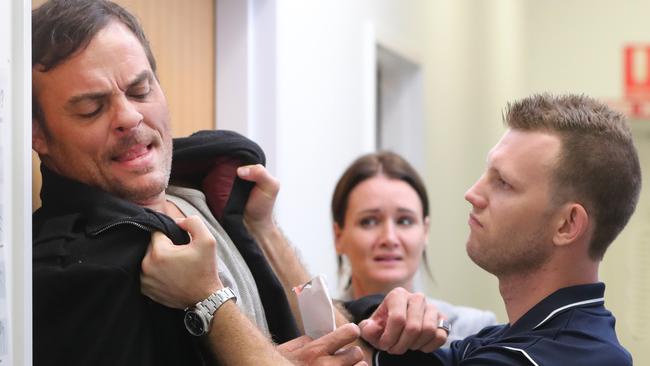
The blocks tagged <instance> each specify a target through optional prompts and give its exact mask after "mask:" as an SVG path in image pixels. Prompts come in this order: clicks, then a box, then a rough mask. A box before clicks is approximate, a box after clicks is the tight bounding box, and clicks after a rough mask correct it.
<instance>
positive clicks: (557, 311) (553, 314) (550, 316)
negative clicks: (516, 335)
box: [533, 297, 605, 329]
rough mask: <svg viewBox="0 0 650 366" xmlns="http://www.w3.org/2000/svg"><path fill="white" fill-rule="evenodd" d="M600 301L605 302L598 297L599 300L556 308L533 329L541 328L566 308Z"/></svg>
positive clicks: (602, 298)
mask: <svg viewBox="0 0 650 366" xmlns="http://www.w3.org/2000/svg"><path fill="white" fill-rule="evenodd" d="M601 301H605V298H604V297H599V298H597V299H591V300H584V301H578V302H574V303H573V304H569V305H564V306H562V307H561V308H557V309H555V310H553V311H552V312H551V313H550V314H548V316H547V317H546V318H544V320H542V321H541V322H539V324H537V325H536V326H534V327H533V329H537V328H538V327H539V326H541V325H542V324H544V323H545V322H546V321H547V320H549V319H551V318H552V317H554V316H555V314H557V313H559V312H560V311H563V310H566V309H568V308H573V307H576V306H582V305H587V304H593V303H596V302H601Z"/></svg>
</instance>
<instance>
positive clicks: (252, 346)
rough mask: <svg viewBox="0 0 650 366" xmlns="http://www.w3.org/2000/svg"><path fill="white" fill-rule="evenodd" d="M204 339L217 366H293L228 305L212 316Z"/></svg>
mask: <svg viewBox="0 0 650 366" xmlns="http://www.w3.org/2000/svg"><path fill="white" fill-rule="evenodd" d="M207 337H208V343H209V347H210V349H211V350H212V352H213V353H214V355H215V357H216V359H217V360H218V361H219V364H220V365H269V366H271V365H293V363H291V362H290V361H288V360H287V359H286V358H284V357H282V355H281V354H280V353H279V352H278V351H277V350H276V348H275V345H274V344H273V343H271V341H270V340H269V339H268V338H267V337H266V336H264V335H263V334H262V333H261V332H260V331H259V330H258V329H257V327H255V326H254V325H253V324H252V323H251V322H250V320H249V319H248V318H247V317H246V316H245V315H244V314H242V313H241V311H240V310H239V308H238V307H237V305H236V304H235V303H234V302H232V301H227V302H226V303H224V304H223V305H222V306H221V307H220V308H219V310H217V311H216V312H215V314H214V318H213V319H212V323H211V327H210V332H209V333H208V336H207Z"/></svg>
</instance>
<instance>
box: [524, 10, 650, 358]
mask: <svg viewBox="0 0 650 366" xmlns="http://www.w3.org/2000/svg"><path fill="white" fill-rule="evenodd" d="M649 13H650V3H649V2H647V1H641V0H626V1H620V2H613V1H608V0H595V1H593V0H592V1H587V0H572V1H566V0H547V1H533V0H530V1H527V2H526V7H525V14H524V24H525V27H524V28H522V30H523V32H524V34H525V40H526V41H525V44H526V47H525V62H524V63H523V66H524V68H525V72H524V73H523V75H524V77H525V81H524V84H525V87H526V89H527V91H528V92H534V91H542V90H548V91H551V92H556V93H560V92H566V91H574V92H583V93H586V94H588V95H591V96H594V97H597V98H602V99H605V100H615V99H620V98H622V95H623V63H622V55H623V47H624V46H625V45H627V44H634V43H645V44H649V43H650V23H648V22H647V17H646V15H647V14H649ZM631 124H632V128H633V132H634V134H635V140H636V145H637V149H638V150H639V158H640V159H641V168H642V171H643V174H644V187H643V188H642V191H641V199H640V202H639V205H638V207H637V210H636V213H635V214H634V216H633V217H632V219H631V220H630V223H629V224H628V226H627V228H626V229H625V230H624V231H623V233H622V234H621V235H620V236H619V238H618V239H617V240H616V241H615V242H614V243H613V244H612V247H611V248H610V250H609V251H608V253H607V254H606V255H605V259H604V261H603V263H602V265H601V279H602V280H603V281H604V282H605V283H606V284H607V291H606V296H605V301H606V306H607V307H608V308H609V309H610V310H612V312H613V313H614V314H615V315H616V317H617V320H618V321H617V324H616V328H617V331H618V335H619V338H620V341H621V343H623V344H624V345H625V346H626V347H627V348H628V349H629V350H630V351H631V352H632V354H633V356H634V361H635V364H639V365H647V364H650V349H648V345H649V344H650V330H648V327H647V324H648V322H650V313H649V312H648V311H647V309H648V308H650V225H649V223H650V188H649V186H650V134H649V133H650V130H649V129H648V127H649V126H650V121H647V120H633V121H631Z"/></svg>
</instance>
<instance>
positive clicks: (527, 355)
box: [503, 346, 539, 366]
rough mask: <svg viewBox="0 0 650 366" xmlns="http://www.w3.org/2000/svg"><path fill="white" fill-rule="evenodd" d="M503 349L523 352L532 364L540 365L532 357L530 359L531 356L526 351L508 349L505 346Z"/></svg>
mask: <svg viewBox="0 0 650 366" xmlns="http://www.w3.org/2000/svg"><path fill="white" fill-rule="evenodd" d="M503 348H505V349H509V350H511V351H516V352H521V353H522V354H523V355H524V356H526V358H527V359H528V361H530V363H532V364H533V365H535V366H539V364H538V363H537V362H535V361H534V360H533V359H532V357H530V355H529V354H528V353H526V351H524V350H523V349H520V348H514V347H506V346H503Z"/></svg>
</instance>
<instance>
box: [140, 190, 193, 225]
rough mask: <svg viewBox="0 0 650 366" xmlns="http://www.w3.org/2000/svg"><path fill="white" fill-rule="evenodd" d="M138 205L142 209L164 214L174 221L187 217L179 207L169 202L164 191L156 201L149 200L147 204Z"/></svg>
mask: <svg viewBox="0 0 650 366" xmlns="http://www.w3.org/2000/svg"><path fill="white" fill-rule="evenodd" d="M136 203H137V204H138V205H140V206H142V207H146V208H149V209H151V210H154V211H158V212H160V213H164V214H165V215H167V216H169V217H171V218H173V219H176V218H183V217H185V215H184V214H183V212H182V211H181V210H180V209H179V208H178V207H176V205H175V204H174V203H173V202H171V201H169V200H167V196H166V195H165V192H164V191H163V192H161V193H160V194H159V195H158V196H157V197H156V198H155V199H152V200H148V201H147V202H140V203H138V202H136Z"/></svg>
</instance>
